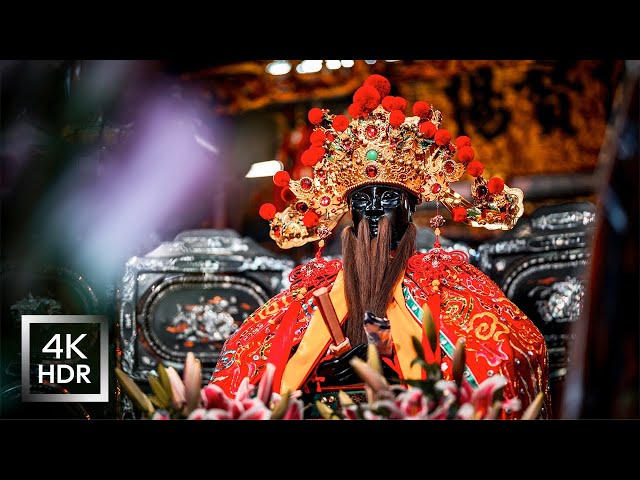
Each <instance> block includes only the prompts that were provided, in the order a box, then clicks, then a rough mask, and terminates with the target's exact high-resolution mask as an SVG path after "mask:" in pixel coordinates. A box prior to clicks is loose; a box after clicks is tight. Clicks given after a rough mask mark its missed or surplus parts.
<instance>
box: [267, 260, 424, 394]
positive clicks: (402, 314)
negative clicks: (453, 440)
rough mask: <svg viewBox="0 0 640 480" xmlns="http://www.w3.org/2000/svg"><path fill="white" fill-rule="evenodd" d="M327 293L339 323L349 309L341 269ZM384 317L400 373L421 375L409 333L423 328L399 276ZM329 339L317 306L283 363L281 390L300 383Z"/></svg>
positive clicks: (413, 375)
mask: <svg viewBox="0 0 640 480" xmlns="http://www.w3.org/2000/svg"><path fill="white" fill-rule="evenodd" d="M329 296H330V298H331V301H332V302H333V306H334V308H335V310H336V315H337V316H338V318H339V319H340V324H344V321H345V319H346V317H347V313H348V311H347V301H346V298H345V295H344V279H343V275H342V271H340V272H338V276H337V277H336V280H335V282H334V284H333V288H332V289H331V292H330V293H329ZM387 318H388V319H389V322H390V323H391V338H392V339H393V345H394V348H395V351H396V354H397V356H398V361H399V363H400V369H401V370H402V377H403V378H411V379H419V378H421V374H422V368H421V367H420V366H419V365H413V367H411V366H410V364H411V362H412V361H413V359H414V358H415V357H416V351H415V350H414V348H413V343H412V342H411V336H415V337H417V338H418V339H420V340H422V335H423V331H422V326H421V325H420V324H419V323H418V322H416V320H415V318H414V317H413V315H411V313H410V312H409V310H408V309H407V305H406V303H405V301H404V296H403V295H402V278H400V280H399V281H398V283H397V284H396V286H395V287H394V289H393V300H392V301H391V303H390V304H389V307H388V308H387ZM329 342H331V334H330V333H329V330H328V329H327V326H326V325H325V323H324V320H323V319H322V316H321V314H320V310H319V309H316V310H315V311H314V312H313V316H312V317H311V320H310V321H309V326H308V327H307V331H306V332H305V334H304V337H303V338H302V340H301V341H300V344H299V345H298V350H296V353H295V354H294V355H293V357H291V359H290V360H289V362H288V363H287V366H286V367H285V370H284V373H283V374H282V383H281V386H280V392H284V391H286V390H287V389H289V390H290V391H294V390H298V389H299V388H300V387H302V385H303V383H304V382H305V381H306V380H307V377H308V375H309V374H310V373H311V370H312V369H313V368H314V367H315V364H316V362H317V361H318V360H320V358H321V357H322V356H323V355H324V354H325V353H326V350H327V348H328V345H329ZM354 346H355V345H354Z"/></svg>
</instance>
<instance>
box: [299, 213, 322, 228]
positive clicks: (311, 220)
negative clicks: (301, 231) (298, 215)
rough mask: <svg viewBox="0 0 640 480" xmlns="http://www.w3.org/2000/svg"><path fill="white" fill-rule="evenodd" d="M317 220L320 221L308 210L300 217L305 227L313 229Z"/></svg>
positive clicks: (316, 215)
mask: <svg viewBox="0 0 640 480" xmlns="http://www.w3.org/2000/svg"><path fill="white" fill-rule="evenodd" d="M319 219H320V217H319V216H318V214H317V213H316V212H314V211H313V210H309V211H308V212H307V213H305V214H304V216H303V217H302V223H304V226H305V227H307V228H311V227H315V226H316V225H318V220H319Z"/></svg>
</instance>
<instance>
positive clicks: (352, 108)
mask: <svg viewBox="0 0 640 480" xmlns="http://www.w3.org/2000/svg"><path fill="white" fill-rule="evenodd" d="M347 113H348V114H349V116H350V117H351V118H360V117H362V108H360V105H358V104H355V103H352V104H351V105H349V108H347Z"/></svg>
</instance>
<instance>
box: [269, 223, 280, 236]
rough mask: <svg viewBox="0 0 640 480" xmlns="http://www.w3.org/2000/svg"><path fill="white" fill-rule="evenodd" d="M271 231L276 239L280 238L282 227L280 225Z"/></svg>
mask: <svg viewBox="0 0 640 480" xmlns="http://www.w3.org/2000/svg"><path fill="white" fill-rule="evenodd" d="M271 231H272V232H273V235H274V236H275V237H276V238H280V227H279V226H278V225H274V227H273V228H272V229H271Z"/></svg>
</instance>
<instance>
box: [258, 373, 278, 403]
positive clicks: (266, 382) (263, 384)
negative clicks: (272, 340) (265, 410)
mask: <svg viewBox="0 0 640 480" xmlns="http://www.w3.org/2000/svg"><path fill="white" fill-rule="evenodd" d="M275 373H276V366H275V365H274V364H273V363H267V365H266V367H265V369H264V373H263V374H262V378H261V379H260V383H259V384H258V398H259V399H260V400H261V401H262V403H264V404H265V405H268V404H269V399H270V398H271V392H272V390H273V376H274V374H275Z"/></svg>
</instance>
